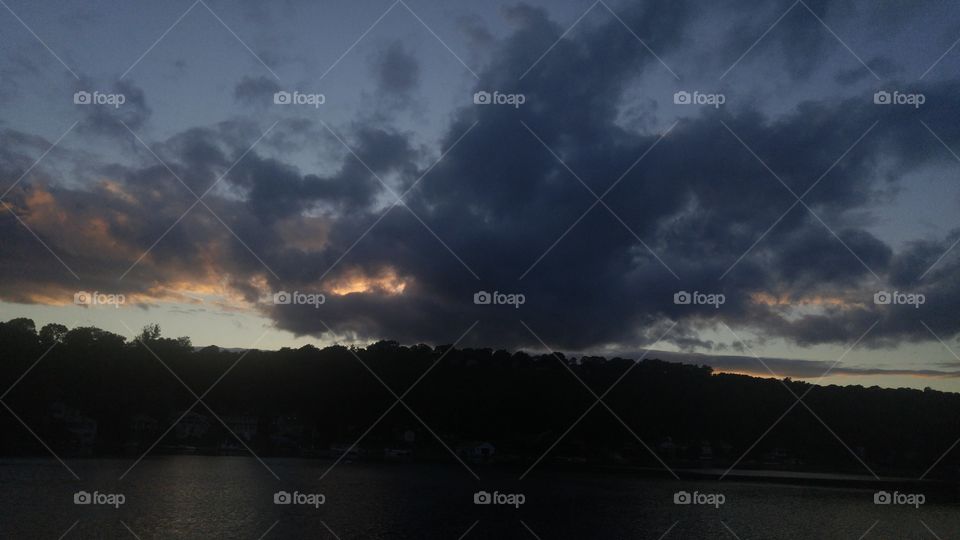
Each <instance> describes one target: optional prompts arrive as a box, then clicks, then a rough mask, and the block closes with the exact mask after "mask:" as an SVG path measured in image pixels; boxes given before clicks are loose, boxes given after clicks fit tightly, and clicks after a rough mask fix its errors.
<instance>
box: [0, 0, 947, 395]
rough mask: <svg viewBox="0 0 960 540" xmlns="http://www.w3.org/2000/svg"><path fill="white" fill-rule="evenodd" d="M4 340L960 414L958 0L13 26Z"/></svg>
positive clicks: (394, 11)
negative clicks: (262, 353) (111, 337)
mask: <svg viewBox="0 0 960 540" xmlns="http://www.w3.org/2000/svg"><path fill="white" fill-rule="evenodd" d="M0 4H2V9H0V110H2V113H0V139H2V141H0V193H2V195H0V202H2V203H3V205H4V208H3V209H0V239H2V240H0V318H2V319H4V320H6V319H11V318H14V317H30V318H32V319H34V320H35V321H36V322H37V324H38V326H39V325H43V324H47V323H51V322H57V323H62V324H66V325H67V326H69V327H71V328H72V327H76V326H88V325H92V326H98V327H101V328H104V329H107V330H110V331H113V332H116V333H119V334H122V335H125V336H127V337H132V336H133V335H135V334H136V333H137V332H138V329H139V328H141V327H142V326H144V325H145V324H148V323H152V322H156V323H159V324H160V326H161V328H162V329H163V331H164V334H165V335H169V336H181V335H185V336H189V337H190V338H191V339H192V340H193V343H194V344H195V345H209V344H215V345H219V346H223V347H235V348H249V347H256V348H266V349H276V348H280V347H285V346H287V347H297V346H301V345H304V344H308V343H310V344H315V345H319V346H323V345H327V344H332V343H347V344H365V343H369V342H372V341H376V340H380V339H392V340H397V341H399V342H401V343H406V344H413V343H428V344H448V343H457V344H458V345H459V346H471V347H490V348H507V349H524V350H530V351H551V350H555V351H563V352H565V353H573V354H591V355H604V356H618V355H620V356H625V357H634V358H637V357H641V356H643V355H645V354H646V355H647V357H660V358H664V359H671V360H679V361H689V362H696V363H704V364H709V365H713V366H714V367H715V368H717V369H718V370H724V371H730V372H737V373H750V374H755V375H761V376H766V375H770V374H771V373H773V374H775V375H777V376H790V377H793V378H795V379H803V380H810V381H819V382H823V383H833V384H864V385H874V384H876V385H881V386H893V387H899V386H909V387H916V388H923V387H926V386H930V387H933V388H938V389H944V390H951V391H960V356H958V353H957V351H960V342H958V334H960V317H958V316H957V312H958V309H957V308H958V307H960V273H958V269H960V258H958V257H960V248H957V243H958V242H960V212H958V211H957V210H958V206H960V155H958V154H960V125H958V124H957V123H956V121H955V120H956V118H957V115H958V112H960V111H958V99H960V98H958V90H960V77H958V68H960V46H958V40H960V17H958V15H960V6H958V5H957V4H956V3H952V2H938V1H932V0H924V1H910V2H908V1H890V2H884V3H882V5H881V3H873V2H850V1H836V0H829V1H813V0H809V1H799V0H798V1H795V2H793V3H790V2H789V1H787V2H754V1H746V0H735V1H731V2H724V3H721V4H719V5H715V4H714V3H711V2H692V1H637V2H617V1H613V0H609V1H608V0H603V1H596V2H593V3H591V2H589V1H577V2H574V1H569V2H562V1H561V2H525V3H515V2H507V1H504V2H483V3H454V4H449V5H448V4H437V3H431V2H425V1H422V0H396V1H394V2H390V1H383V2H324V3H322V4H321V3H315V2H301V1H298V0H286V1H283V2H275V3H269V4H266V3H262V2H253V1H235V2H225V1H219V0H196V1H193V2H191V1H190V0H186V1H183V2H162V3H147V2H119V1H116V2H110V1H104V2H86V3H82V4H77V3H66V2H25V1H21V0H4V1H3V2H0Z"/></svg>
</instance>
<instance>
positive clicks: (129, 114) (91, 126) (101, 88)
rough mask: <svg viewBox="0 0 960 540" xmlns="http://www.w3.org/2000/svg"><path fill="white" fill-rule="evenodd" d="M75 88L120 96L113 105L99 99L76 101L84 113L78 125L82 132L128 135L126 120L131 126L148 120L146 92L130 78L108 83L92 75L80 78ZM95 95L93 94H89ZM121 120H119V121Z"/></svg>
mask: <svg viewBox="0 0 960 540" xmlns="http://www.w3.org/2000/svg"><path fill="white" fill-rule="evenodd" d="M75 91H76V92H87V93H89V94H91V95H96V94H95V93H99V94H103V95H108V96H113V98H112V99H118V98H117V96H122V98H120V99H122V103H121V102H118V103H119V104H118V105H116V106H114V105H111V104H102V103H87V104H79V105H78V104H76V102H75V106H76V107H78V108H80V109H81V110H82V111H83V113H84V119H83V120H82V121H81V122H80V124H79V125H78V126H77V129H78V131H79V132H81V133H87V134H94V135H106V136H113V137H124V136H129V132H128V131H127V128H125V127H123V124H127V126H129V127H130V129H133V130H135V131H136V130H139V129H140V128H142V127H143V125H144V124H145V123H146V122H147V120H148V119H149V118H150V115H151V114H152V111H151V109H150V107H149V106H148V105H147V99H146V95H145V94H144V91H143V89H142V88H140V87H139V86H137V85H136V84H135V83H133V82H131V81H129V80H121V81H116V82H114V83H111V84H106V85H103V84H98V83H97V82H95V81H93V80H91V79H86V78H85V79H83V80H81V81H78V82H77V83H76V88H75ZM90 99H94V98H90ZM121 122H122V123H121Z"/></svg>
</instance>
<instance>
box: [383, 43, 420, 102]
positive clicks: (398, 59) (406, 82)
mask: <svg viewBox="0 0 960 540" xmlns="http://www.w3.org/2000/svg"><path fill="white" fill-rule="evenodd" d="M374 71H375V73H376V80H377V85H378V87H379V90H380V91H381V92H384V93H387V94H396V95H405V94H407V93H409V92H410V91H412V90H413V89H414V88H416V86H417V83H418V82H419V79H420V64H419V63H418V62H417V59H416V58H415V57H414V56H413V53H412V52H410V51H408V50H407V49H406V47H405V46H404V45H403V43H402V42H400V41H395V42H393V43H391V44H390V45H389V46H387V47H386V49H385V50H383V51H381V52H380V53H379V54H378V55H377V56H376V58H375V60H374Z"/></svg>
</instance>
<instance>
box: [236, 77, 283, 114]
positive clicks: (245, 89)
mask: <svg viewBox="0 0 960 540" xmlns="http://www.w3.org/2000/svg"><path fill="white" fill-rule="evenodd" d="M279 91H280V84H279V83H278V82H277V80H276V79H274V78H272V77H265V76H260V77H244V78H243V79H242V80H241V81H240V82H238V83H237V85H236V86H235V87H234V88H233V97H234V98H236V100H237V101H238V102H240V103H242V104H244V105H250V106H255V107H265V106H267V105H269V104H272V103H273V94H274V93H275V92H279Z"/></svg>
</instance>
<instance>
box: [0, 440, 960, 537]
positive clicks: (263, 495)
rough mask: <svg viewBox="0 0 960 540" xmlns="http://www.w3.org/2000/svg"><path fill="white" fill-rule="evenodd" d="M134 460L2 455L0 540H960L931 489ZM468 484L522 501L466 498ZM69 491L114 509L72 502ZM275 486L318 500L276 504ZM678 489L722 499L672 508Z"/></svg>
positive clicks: (949, 509)
mask: <svg viewBox="0 0 960 540" xmlns="http://www.w3.org/2000/svg"><path fill="white" fill-rule="evenodd" d="M132 463H133V460H122V459H115V460H114V459H111V460H72V461H70V462H69V465H70V467H71V468H72V469H73V470H74V472H75V473H76V474H77V476H79V477H80V480H76V479H75V478H73V477H72V476H71V475H70V473H69V472H68V471H67V470H66V469H65V468H63V466H61V465H60V464H59V463H57V462H56V461H53V460H49V461H48V460H4V461H0V509H2V513H0V538H3V539H7V538H30V539H34V538H52V539H56V538H61V537H63V538H67V539H71V538H141V539H143V540H147V539H152V538H157V539H161V538H162V539H167V538H250V539H257V538H261V537H262V538H267V539H271V538H331V539H332V538H342V539H347V538H398V539H399V538H410V539H413V538H416V539H433V538H444V539H454V540H455V539H458V538H461V537H463V538H465V539H480V538H526V539H531V538H541V539H543V540H547V539H551V538H578V539H580V538H624V539H626V538H631V539H634V538H636V539H642V538H651V539H658V538H665V539H676V538H692V539H702V538H727V539H736V538H740V539H743V540H746V539H748V538H754V539H760V538H764V539H765V538H796V539H809V538H825V539H829V538H851V539H857V538H861V537H862V538H870V539H873V538H897V539H901V538H918V539H919V538H928V539H929V538H936V537H939V538H943V539H946V538H958V537H960V506H958V505H957V504H955V503H953V502H948V501H947V498H945V497H943V496H940V497H938V496H937V495H934V494H928V495H927V496H926V498H927V500H926V501H925V502H924V504H923V505H921V506H920V507H919V508H916V507H914V506H908V505H898V504H891V505H877V504H875V503H874V492H873V490H864V489H838V488H820V487H801V486H790V485H782V484H763V483H748V482H731V481H729V480H724V481H709V482H683V481H675V480H660V479H651V478H643V477H637V476H631V475H626V474H615V473H588V472H568V471H556V470H550V469H542V470H535V471H534V472H532V473H531V474H530V475H529V476H528V477H527V478H526V479H524V480H518V476H519V475H520V474H521V473H522V471H513V470H504V469H496V468H484V467H474V469H475V471H476V473H477V475H478V476H479V477H480V480H479V481H477V480H476V479H475V478H473V476H471V475H470V473H469V472H468V471H467V470H466V469H465V468H463V467H461V466H460V465H458V464H451V465H439V464H438V465H424V464H385V463H341V464H339V465H337V466H336V467H335V468H334V469H333V470H332V471H331V472H330V473H329V475H327V476H326V477H325V478H324V479H323V480H322V481H321V480H320V477H321V475H323V474H324V472H325V471H326V470H327V469H328V468H329V467H330V465H331V463H332V462H330V461H324V460H294V459H283V460H268V461H267V462H266V464H267V466H269V468H270V469H272V470H273V472H274V473H276V475H277V476H278V477H279V478H280V479H279V480H278V479H277V478H275V477H274V476H273V474H271V472H270V471H268V470H267V468H266V467H265V466H264V465H263V464H261V463H260V462H258V461H257V460H255V459H252V458H243V457H201V456H196V457H194V456H176V457H156V458H148V459H145V460H144V461H142V462H141V463H139V464H138V465H137V466H136V467H134V468H133V469H132V470H130V472H129V473H128V474H127V476H126V477H125V478H124V479H123V480H118V478H119V477H120V476H121V475H122V474H123V473H124V472H125V471H126V470H127V469H128V468H129V467H130V465H131V464H132ZM478 490H485V491H488V492H490V493H493V492H494V491H496V492H498V494H499V495H500V496H501V499H503V496H504V495H505V494H522V495H523V497H524V498H525V501H524V502H523V504H522V505H520V506H519V508H516V507H515V506H509V505H501V504H482V505H481V504H475V503H474V496H475V495H474V494H475V492H477V491H478ZM79 491H85V492H88V493H90V494H91V495H90V498H91V499H92V498H94V492H97V495H96V496H97V497H98V498H99V500H100V502H112V503H114V505H115V504H116V503H117V502H118V499H119V497H118V496H120V495H122V498H123V501H122V502H123V504H121V505H119V507H118V508H117V507H115V506H110V505H108V504H96V503H95V504H75V502H74V498H75V494H76V493H77V492H79ZM278 491H285V492H288V493H290V494H291V498H293V493H294V492H297V494H298V495H299V497H300V500H301V501H302V502H307V501H312V502H317V501H318V500H319V498H317V497H314V498H309V497H308V496H309V495H310V494H323V496H324V500H323V504H321V505H319V507H315V506H312V505H309V504H275V502H274V498H275V494H276V493H277V492H278ZM678 491H686V492H688V493H690V494H691V497H693V494H694V492H697V495H699V496H700V497H701V499H703V497H704V496H705V495H708V494H721V495H722V496H723V499H724V500H723V504H722V505H720V506H719V508H717V507H715V506H710V505H703V504H690V505H680V504H675V502H674V498H675V493H676V492H678ZM282 500H283V496H282V495H281V501H282ZM510 500H512V501H514V502H516V498H513V499H510ZM715 500H716V499H714V501H715ZM928 527H929V530H928ZM934 535H936V536H934Z"/></svg>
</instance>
